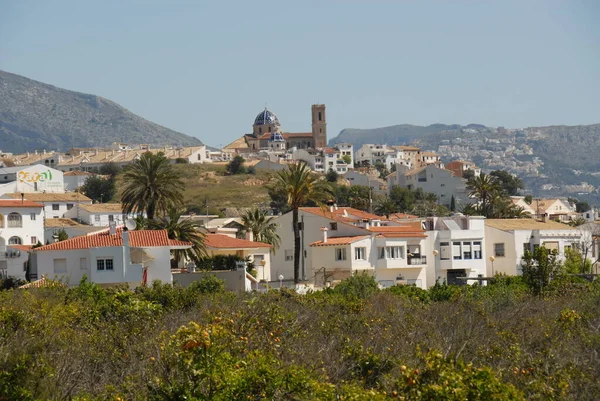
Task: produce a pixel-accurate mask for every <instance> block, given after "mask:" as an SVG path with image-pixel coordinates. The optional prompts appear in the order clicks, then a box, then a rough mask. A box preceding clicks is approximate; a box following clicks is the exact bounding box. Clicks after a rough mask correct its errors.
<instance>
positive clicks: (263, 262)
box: [260, 258, 267, 280]
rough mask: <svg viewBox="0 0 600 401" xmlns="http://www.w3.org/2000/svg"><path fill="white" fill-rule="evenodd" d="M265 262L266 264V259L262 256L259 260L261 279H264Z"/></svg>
mask: <svg viewBox="0 0 600 401" xmlns="http://www.w3.org/2000/svg"><path fill="white" fill-rule="evenodd" d="M266 264H267V261H266V260H265V259H264V258H263V259H262V260H261V261H260V265H261V266H262V272H261V275H260V277H261V280H264V279H265V265H266Z"/></svg>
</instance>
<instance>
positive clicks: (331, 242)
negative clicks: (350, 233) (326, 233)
mask: <svg viewBox="0 0 600 401" xmlns="http://www.w3.org/2000/svg"><path fill="white" fill-rule="evenodd" d="M365 238H369V236H368V235H358V236H354V237H334V238H327V242H323V241H315V242H313V243H312V244H310V246H336V245H350V244H352V243H354V242H356V241H360V240H361V239H365Z"/></svg>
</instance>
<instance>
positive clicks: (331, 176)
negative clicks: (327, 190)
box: [325, 168, 339, 182]
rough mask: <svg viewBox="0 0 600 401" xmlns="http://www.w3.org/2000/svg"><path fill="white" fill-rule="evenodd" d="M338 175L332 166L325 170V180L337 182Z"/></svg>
mask: <svg viewBox="0 0 600 401" xmlns="http://www.w3.org/2000/svg"><path fill="white" fill-rule="evenodd" d="M338 177H339V174H338V173H337V171H335V170H334V169H332V168H330V169H329V171H327V174H325V179H326V180H327V182H337V180H338Z"/></svg>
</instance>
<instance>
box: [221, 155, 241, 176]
mask: <svg viewBox="0 0 600 401" xmlns="http://www.w3.org/2000/svg"><path fill="white" fill-rule="evenodd" d="M245 162H246V160H245V159H244V158H243V157H242V156H236V157H234V158H233V159H232V160H231V161H230V162H229V163H228V164H227V167H226V168H225V170H226V171H227V174H229V175H237V174H246V166H244V163H245Z"/></svg>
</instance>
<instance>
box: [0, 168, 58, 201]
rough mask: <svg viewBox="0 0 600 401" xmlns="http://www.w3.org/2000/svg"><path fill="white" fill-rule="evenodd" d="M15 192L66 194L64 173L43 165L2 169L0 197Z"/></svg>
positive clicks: (0, 174) (0, 172)
mask: <svg viewBox="0 0 600 401" xmlns="http://www.w3.org/2000/svg"><path fill="white" fill-rule="evenodd" d="M13 192H18V193H31V192H40V193H41V192H46V193H48V192H53V193H54V192H65V189H64V179H63V173H62V171H59V170H56V169H53V168H50V167H46V166H41V165H34V166H16V167H3V168H0V195H2V194H6V193H13Z"/></svg>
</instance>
